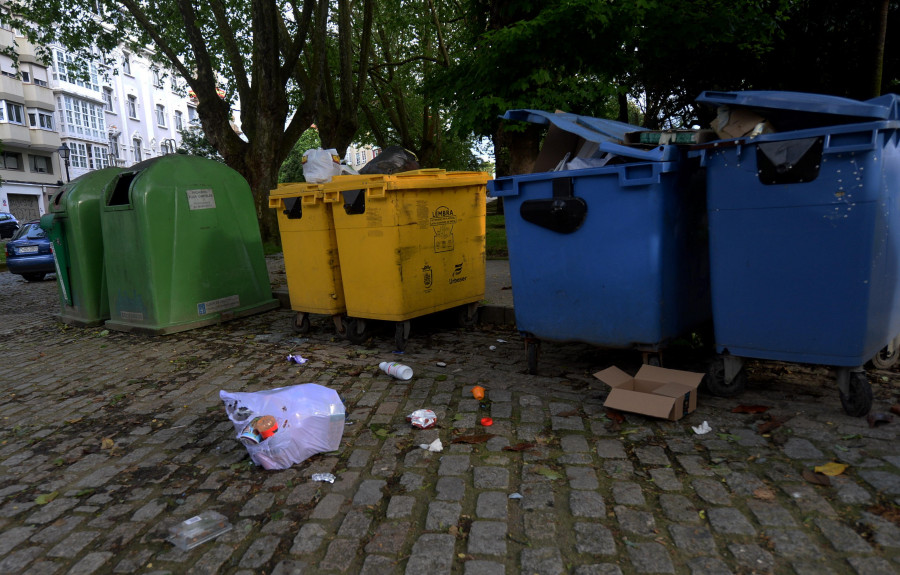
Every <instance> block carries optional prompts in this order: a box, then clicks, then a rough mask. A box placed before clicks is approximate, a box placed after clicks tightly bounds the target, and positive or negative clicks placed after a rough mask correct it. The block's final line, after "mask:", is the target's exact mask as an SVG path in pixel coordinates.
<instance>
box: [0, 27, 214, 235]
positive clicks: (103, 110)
mask: <svg viewBox="0 0 900 575" xmlns="http://www.w3.org/2000/svg"><path fill="white" fill-rule="evenodd" d="M6 47H13V48H14V49H15V51H16V52H17V55H18V60H19V65H18V68H17V67H16V64H15V62H14V60H13V59H12V58H10V57H8V56H6V55H0V148H2V149H0V160H2V161H0V178H2V184H0V212H10V213H12V214H13V215H15V216H16V218H17V219H19V221H28V220H31V219H37V218H39V217H40V216H41V215H43V214H44V213H46V211H47V209H48V206H49V200H50V198H51V197H52V195H53V194H54V193H55V192H56V191H57V190H58V189H59V188H60V187H61V186H62V185H63V184H65V182H67V181H69V180H72V179H75V178H77V177H78V176H81V175H82V174H85V173H87V172H89V171H92V170H98V169H101V168H105V167H108V166H119V167H129V166H132V165H134V164H136V163H138V162H141V161H144V160H147V159H150V158H153V157H156V156H161V155H165V154H174V153H175V151H176V149H177V148H178V146H179V145H180V143H181V136H180V133H179V132H180V131H181V130H182V129H185V128H187V127H188V125H189V124H190V123H191V122H192V121H194V122H195V121H196V119H197V110H196V102H195V101H193V100H192V99H191V98H189V96H188V91H187V89H186V87H185V83H184V81H182V80H180V79H178V78H177V77H176V76H174V75H173V74H167V73H165V71H164V70H162V69H160V68H158V67H157V66H155V65H154V64H152V63H151V62H150V60H149V59H147V58H146V57H144V56H142V55H139V54H133V53H129V52H127V51H124V50H118V51H117V52H116V53H114V54H113V55H112V56H113V58H114V60H115V62H116V64H115V67H113V68H105V67H102V66H100V65H98V64H97V63H94V62H90V63H87V64H84V63H79V62H78V61H77V60H76V59H75V58H74V57H73V56H72V55H71V54H70V53H68V52H67V51H66V50H65V49H64V48H62V47H61V46H53V47H51V52H52V62H47V63H44V62H41V61H40V60H39V59H38V57H37V54H36V50H35V48H34V46H33V45H31V44H30V43H29V42H28V41H27V40H26V39H25V37H24V36H22V35H20V34H18V33H16V32H15V31H14V30H11V29H9V28H0V48H6ZM84 66H86V68H84ZM79 70H81V71H83V72H84V74H80V75H76V74H75V72H76V71H79ZM63 145H65V147H67V148H68V150H69V158H68V165H66V162H64V161H62V160H61V158H60V155H59V150H60V148H61V147H62V146H63Z"/></svg>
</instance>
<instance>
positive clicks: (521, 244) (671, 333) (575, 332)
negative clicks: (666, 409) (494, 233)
mask: <svg viewBox="0 0 900 575" xmlns="http://www.w3.org/2000/svg"><path fill="white" fill-rule="evenodd" d="M504 117H505V118H506V119H514V120H524V121H528V122H532V123H538V124H547V123H551V122H552V124H553V125H554V126H556V128H558V129H561V130H563V131H565V132H567V133H570V134H575V135H577V136H579V137H581V138H583V139H584V140H586V141H587V142H593V143H594V144H596V145H597V150H598V151H597V153H596V154H594V157H595V158H596V157H603V156H604V154H606V156H605V157H606V158H609V160H610V161H609V163H607V164H606V165H603V166H600V167H588V168H584V169H577V170H565V171H557V172H542V173H535V174H527V175H519V176H510V177H503V178H498V179H496V180H493V181H490V182H488V190H489V195H492V196H495V197H500V198H503V202H504V211H505V214H506V234H507V245H508V249H509V265H510V274H511V279H512V287H513V299H514V308H515V316H516V326H517V329H518V330H519V331H520V332H522V333H523V334H524V335H525V337H526V356H527V361H528V368H529V371H530V372H531V373H535V372H536V370H537V357H538V353H539V349H540V348H539V345H540V340H551V341H560V342H568V341H578V342H585V343H589V344H593V345H597V346H601V347H610V348H622V349H638V350H641V351H644V352H657V351H659V350H660V349H661V347H662V346H664V344H665V343H666V342H668V341H669V340H671V339H673V338H675V337H678V336H680V335H683V334H687V333H690V330H691V329H692V328H694V327H696V326H698V325H699V324H702V323H703V322H705V321H708V320H709V317H710V310H709V278H708V252H707V246H706V229H705V223H704V221H703V220H704V218H705V205H704V203H705V193H704V191H703V190H702V188H701V189H699V190H696V189H691V185H689V179H690V178H691V176H692V171H691V170H690V169H688V168H687V160H686V158H685V157H684V153H683V151H682V149H680V148H679V147H677V146H674V145H667V146H655V147H652V148H650V149H646V147H645V148H643V149H642V148H639V147H632V146H626V145H622V144H620V143H617V142H616V141H617V140H621V139H622V137H623V136H624V134H625V133H626V132H634V131H640V130H642V128H639V127H636V126H630V125H627V124H620V123H618V122H611V121H607V120H599V119H596V118H586V117H583V116H574V115H572V114H553V113H546V112H538V111H528V110H514V111H510V112H507V114H506V115H505V116H504ZM549 137H550V136H549V135H548V138H549ZM546 145H547V143H546V140H545V147H546ZM700 181H701V184H702V178H701V180H700Z"/></svg>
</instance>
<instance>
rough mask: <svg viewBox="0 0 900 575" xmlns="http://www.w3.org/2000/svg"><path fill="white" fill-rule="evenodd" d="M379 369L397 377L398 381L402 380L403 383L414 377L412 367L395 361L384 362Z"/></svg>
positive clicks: (379, 365)
mask: <svg viewBox="0 0 900 575" xmlns="http://www.w3.org/2000/svg"><path fill="white" fill-rule="evenodd" d="M378 367H380V368H381V371H383V372H384V373H386V374H388V375H390V376H393V377H396V378H397V379H402V380H403V381H409V380H410V379H412V376H413V370H412V368H411V367H409V366H408V365H403V364H402V363H397V362H395V361H382V362H381V363H379V364H378Z"/></svg>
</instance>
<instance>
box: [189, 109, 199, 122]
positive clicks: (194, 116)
mask: <svg viewBox="0 0 900 575" xmlns="http://www.w3.org/2000/svg"><path fill="white" fill-rule="evenodd" d="M198 120H199V118H197V108H194V107H193V106H188V123H190V124H196V123H197V121H198Z"/></svg>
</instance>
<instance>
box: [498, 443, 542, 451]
mask: <svg viewBox="0 0 900 575" xmlns="http://www.w3.org/2000/svg"><path fill="white" fill-rule="evenodd" d="M534 447H537V445H535V444H534V443H517V444H515V445H507V446H506V447H504V448H503V451H525V450H526V449H532V448H534Z"/></svg>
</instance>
